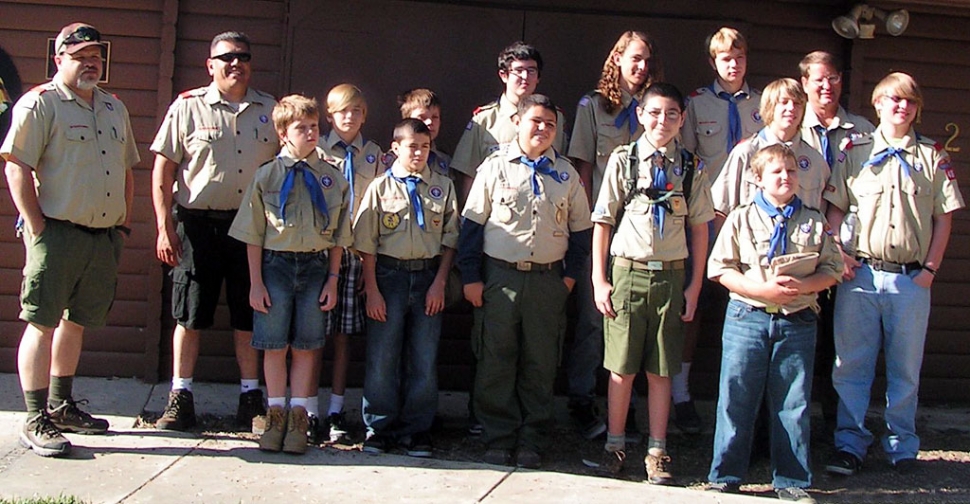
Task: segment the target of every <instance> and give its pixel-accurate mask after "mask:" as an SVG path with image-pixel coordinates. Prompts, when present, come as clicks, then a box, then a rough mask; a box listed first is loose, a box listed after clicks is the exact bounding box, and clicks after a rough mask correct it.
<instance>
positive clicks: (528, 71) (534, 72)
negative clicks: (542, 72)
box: [509, 67, 539, 79]
mask: <svg viewBox="0 0 970 504" xmlns="http://www.w3.org/2000/svg"><path fill="white" fill-rule="evenodd" d="M509 75H514V76H516V77H518V78H520V79H526V78H529V77H536V76H538V75H539V69H538V68H536V67H519V68H510V69H509Z"/></svg>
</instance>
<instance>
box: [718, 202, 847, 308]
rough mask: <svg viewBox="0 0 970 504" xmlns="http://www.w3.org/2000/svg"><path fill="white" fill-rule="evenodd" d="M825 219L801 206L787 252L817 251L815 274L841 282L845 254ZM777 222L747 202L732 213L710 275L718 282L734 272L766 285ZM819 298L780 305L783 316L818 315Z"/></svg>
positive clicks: (793, 221)
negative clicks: (804, 311)
mask: <svg viewBox="0 0 970 504" xmlns="http://www.w3.org/2000/svg"><path fill="white" fill-rule="evenodd" d="M825 225H826V224H825V219H824V218H823V217H822V214H821V213H820V212H819V211H818V210H816V209H814V208H809V207H806V206H805V205H802V206H801V208H799V209H798V211H797V212H795V213H794V214H793V215H792V216H791V219H789V220H788V249H787V250H788V253H789V254H794V253H801V252H818V254H819V258H818V265H817V266H816V268H815V272H816V273H824V274H826V275H828V276H831V277H832V278H835V279H836V280H839V281H841V280H842V254H841V253H839V249H838V247H837V246H836V245H835V241H834V240H833V239H832V237H831V236H829V235H828V233H826V232H825ZM774 230H775V223H774V221H773V220H772V219H771V218H770V217H768V214H766V213H765V212H764V210H761V209H760V208H759V207H758V205H757V204H755V203H748V204H745V205H742V206H740V207H738V208H737V209H735V210H733V211H732V212H731V214H730V215H728V217H727V220H726V221H725V222H724V227H723V228H722V229H721V233H720V234H718V236H717V241H715V242H714V250H713V251H712V252H711V257H710V258H709V259H708V261H707V276H708V278H711V279H716V278H718V277H719V276H721V275H723V274H724V273H725V272H726V271H729V270H734V271H738V272H740V273H742V274H743V275H744V276H745V277H747V278H749V279H751V280H754V281H755V282H759V283H765V282H767V281H768V277H769V276H771V269H770V268H769V266H768V247H769V243H770V242H771V235H772V233H774ZM817 297H818V296H817V295H816V294H815V293H812V294H802V295H799V296H798V297H797V298H795V300H794V301H792V302H791V303H788V304H786V305H782V306H781V312H782V313H784V314H786V315H787V314H789V313H795V312H797V311H799V310H802V309H805V308H811V309H812V310H813V311H814V312H815V313H818V312H819V306H818V302H817V300H816V299H817ZM731 298H732V299H737V300H740V301H744V302H745V303H748V304H749V305H751V306H757V307H760V308H766V307H768V306H769V305H770V303H766V302H765V301H762V300H760V299H754V298H748V297H745V296H742V295H740V294H738V293H736V292H733V291H732V292H731Z"/></svg>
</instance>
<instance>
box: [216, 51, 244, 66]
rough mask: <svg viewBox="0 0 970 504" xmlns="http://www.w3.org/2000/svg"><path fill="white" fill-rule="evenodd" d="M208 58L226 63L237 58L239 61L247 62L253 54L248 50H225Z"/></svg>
mask: <svg viewBox="0 0 970 504" xmlns="http://www.w3.org/2000/svg"><path fill="white" fill-rule="evenodd" d="M210 59H217V60H219V61H224V62H226V63H232V61H233V60H239V62H240V63H249V60H251V59H253V55H252V54H250V53H248V52H227V53H222V54H219V55H216V56H210Z"/></svg>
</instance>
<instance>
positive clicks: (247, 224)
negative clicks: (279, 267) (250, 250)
mask: <svg viewBox="0 0 970 504" xmlns="http://www.w3.org/2000/svg"><path fill="white" fill-rule="evenodd" d="M262 173H263V172H262V170H260V171H258V172H257V176H256V177H254V178H253V182H252V183H251V184H249V187H248V188H246V194H245V195H243V200H242V205H240V206H239V210H238V211H237V212H236V218H235V219H233V221H232V226H230V227H229V236H231V237H233V238H235V239H237V240H239V241H241V242H243V243H246V244H249V245H258V246H260V247H262V246H263V243H264V239H265V237H266V213H265V210H266V208H265V205H264V204H263V188H262V185H261V184H260V180H261V177H260V176H259V175H260V174H262Z"/></svg>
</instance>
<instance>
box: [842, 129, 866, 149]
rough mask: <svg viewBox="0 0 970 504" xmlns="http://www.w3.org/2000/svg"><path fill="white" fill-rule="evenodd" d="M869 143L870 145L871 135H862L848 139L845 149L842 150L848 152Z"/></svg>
mask: <svg viewBox="0 0 970 504" xmlns="http://www.w3.org/2000/svg"><path fill="white" fill-rule="evenodd" d="M871 143H872V135H869V134H866V133H863V134H861V135H859V136H852V137H850V138H849V142H848V143H847V144H845V148H844V149H843V150H846V151H849V150H852V148H853V147H855V146H857V145H869V144H871Z"/></svg>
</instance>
